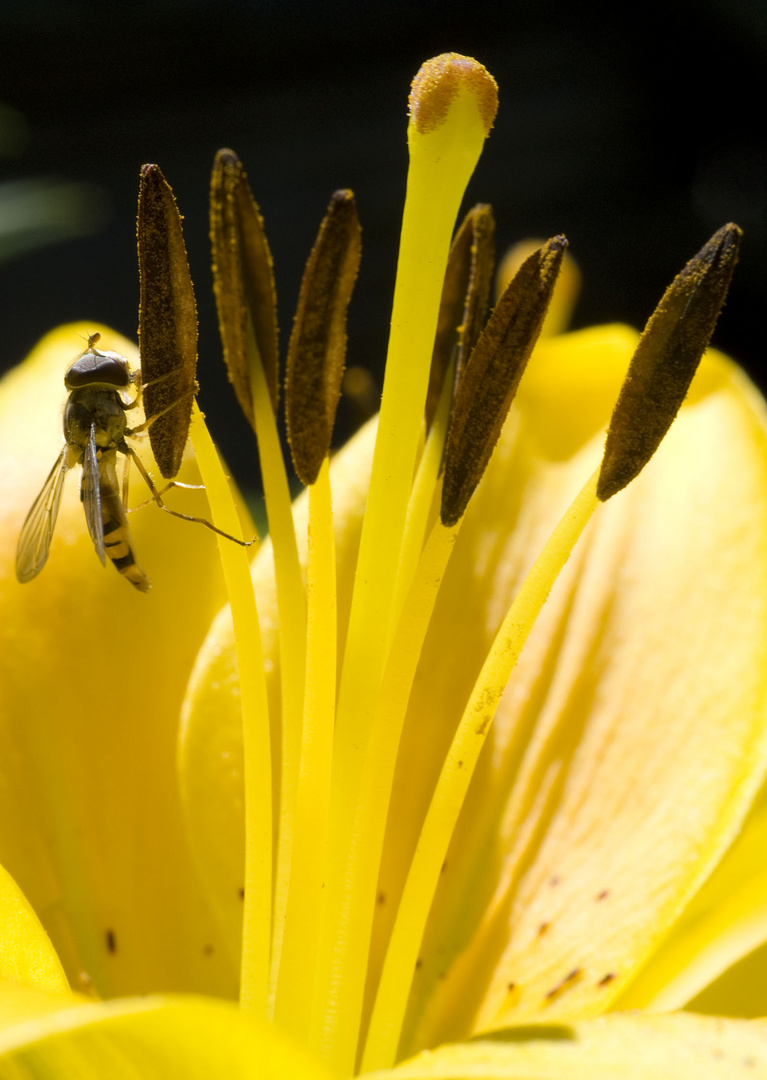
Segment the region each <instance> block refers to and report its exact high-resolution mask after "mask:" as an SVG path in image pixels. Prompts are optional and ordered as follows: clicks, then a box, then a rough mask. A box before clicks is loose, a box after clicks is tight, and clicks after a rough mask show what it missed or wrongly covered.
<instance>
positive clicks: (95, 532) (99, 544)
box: [80, 424, 106, 566]
mask: <svg viewBox="0 0 767 1080" xmlns="http://www.w3.org/2000/svg"><path fill="white" fill-rule="evenodd" d="M80 498H81V499H82V501H83V508H84V510H85V520H86V521H87V523H88V532H89V533H90V534H91V540H92V541H93V546H94V547H95V549H96V554H97V555H98V557H99V558H100V559H101V563H102V565H103V566H106V556H105V554H104V518H103V517H102V514H101V476H100V470H99V459H98V457H97V454H96V426H95V424H91V433H90V437H89V439H88V445H87V446H86V447H85V454H84V455H83V478H82V481H81V484H80Z"/></svg>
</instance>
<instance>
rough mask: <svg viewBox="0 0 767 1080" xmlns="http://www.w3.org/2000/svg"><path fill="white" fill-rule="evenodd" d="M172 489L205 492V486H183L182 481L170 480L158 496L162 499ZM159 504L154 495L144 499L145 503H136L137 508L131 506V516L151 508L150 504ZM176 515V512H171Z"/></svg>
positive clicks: (165, 507)
mask: <svg viewBox="0 0 767 1080" xmlns="http://www.w3.org/2000/svg"><path fill="white" fill-rule="evenodd" d="M171 488H186V489H187V491H204V490H205V485H204V484H183V483H182V482H181V481H180V480H169V481H168V483H167V484H166V485H165V487H162V488H160V490H159V491H158V492H157V495H159V496H160V497H162V496H163V495H164V494H165V492H166V491H170V489H171ZM153 502H157V498H156V497H155V496H154V495H150V497H149V498H148V499H144V501H143V502H140V503H136V505H135V506H131V507H130V509H129V510H128V513H129V514H132V513H133V511H134V510H143V508H144V507H145V506H149V504H150V503H153ZM167 509H168V507H167V506H163V510H167ZM170 513H174V511H172V510H171V511H170Z"/></svg>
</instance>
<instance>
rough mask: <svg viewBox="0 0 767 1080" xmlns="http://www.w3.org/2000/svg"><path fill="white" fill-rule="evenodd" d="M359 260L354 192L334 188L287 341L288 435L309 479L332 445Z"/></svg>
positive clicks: (300, 468) (298, 465)
mask: <svg viewBox="0 0 767 1080" xmlns="http://www.w3.org/2000/svg"><path fill="white" fill-rule="evenodd" d="M359 263H360V225H359V219H358V218H357V210H356V207H355V205H354V195H353V194H352V193H351V191H336V192H335V194H334V195H333V198H332V200H331V203H330V206H329V207H328V212H327V214H326V215H325V218H324V220H323V222H322V225H321V226H320V231H319V235H318V237H317V241H316V243H315V245H314V248H313V249H312V253H311V255H310V256H309V261H308V262H307V264H306V270H305V271H304V277H303V281H302V283H301V293H300V295H299V298H298V309H297V311H296V317H295V322H294V324H293V333H292V334H291V336H290V345H289V347H288V363H287V375H286V383H285V411H286V416H287V422H288V441H289V442H290V450H291V453H292V455H293V464H294V465H295V469H296V472H297V473H298V475H299V477H300V479H301V480H302V481H303V482H304V483H305V484H313V483H314V482H315V481H316V479H317V474H318V473H319V471H320V466H321V465H322V462H323V461H324V460H325V456H326V454H327V453H328V450H329V449H330V439H331V436H332V433H333V422H334V420H335V416H336V408H337V406H338V398H339V395H340V392H341V378H342V376H343V371H344V361H345V359H346V310H347V307H348V306H349V300H350V298H351V295H352V289H353V288H354V282H355V280H356V278H357V271H358V269H359Z"/></svg>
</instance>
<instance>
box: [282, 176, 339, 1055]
mask: <svg viewBox="0 0 767 1080" xmlns="http://www.w3.org/2000/svg"><path fill="white" fill-rule="evenodd" d="M359 260H360V227H359V221H358V219H357V211H356V208H355V205H354V196H353V195H352V193H351V192H350V191H337V192H336V193H335V194H334V195H333V198H332V200H331V203H330V207H329V209H328V212H327V214H326V216H325V219H324V220H323V222H322V225H321V226H320V232H319V235H318V237H317V242H316V243H315V245H314V248H313V250H312V253H311V255H310V256H309V261H308V262H307V265H306V271H305V273H304V279H303V283H302V286H301V294H300V297H299V301H298V311H297V312H296V318H295V323H294V326H293V333H292V335H291V339H290V347H289V350H288V364H287V384H286V392H285V400H286V412H287V418H288V435H289V438H290V445H291V450H292V453H293V461H294V464H295V466H296V472H297V473H298V474H299V476H300V477H301V479H302V480H303V481H304V482H305V483H308V484H309V532H308V553H309V557H308V566H307V590H306V591H307V599H308V610H307V636H306V693H305V698H304V717H303V729H302V732H301V754H300V766H299V770H298V777H297V789H296V806H295V818H294V835H293V848H292V855H291V864H290V878H289V883H288V895H287V900H286V906H285V933H284V936H283V949H282V954H281V957H280V968H279V975H278V981H277V995H276V1000H275V1013H274V1015H275V1020H276V1021H277V1022H278V1023H279V1024H280V1025H281V1026H282V1027H283V1028H285V1029H286V1030H287V1031H290V1032H291V1033H292V1034H293V1035H294V1036H295V1037H297V1038H299V1039H301V1040H302V1041H306V1040H307V1039H308V1035H309V1021H310V1016H311V1003H312V990H313V985H314V968H315V959H316V952H317V929H318V926H319V912H320V902H321V896H322V885H323V873H324V870H325V852H326V837H327V823H328V816H329V810H330V778H331V762H332V751H333V721H334V717H335V699H336V634H337V630H336V572H335V544H334V537H333V512H332V506H331V494H330V479H329V463H328V451H329V449H330V438H331V434H332V431H333V422H334V420H335V413H336V406H337V404H338V397H339V393H340V388H341V377H342V373H343V370H344V361H345V358H346V309H347V307H348V304H349V299H350V297H351V293H352V289H353V287H354V281H355V279H356V276H357V270H358V267H359Z"/></svg>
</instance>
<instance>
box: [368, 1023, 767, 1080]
mask: <svg viewBox="0 0 767 1080" xmlns="http://www.w3.org/2000/svg"><path fill="white" fill-rule="evenodd" d="M367 1075H368V1076H369V1077H370V1080H383V1078H384V1077H386V1078H387V1080H463V1078H464V1077H473V1078H475V1080H616V1078H617V1077H620V1080H735V1078H736V1077H740V1076H743V1077H749V1076H752V1077H757V1076H765V1075H767V1023H765V1022H764V1021H761V1022H759V1021H752V1022H748V1021H744V1020H740V1021H739V1020H722V1019H718V1018H713V1017H700V1016H692V1015H689V1014H685V1013H679V1014H677V1015H672V1016H653V1017H646V1016H635V1015H631V1014H619V1013H616V1014H613V1015H611V1016H605V1017H601V1018H600V1019H598V1020H592V1021H591V1022H584V1023H580V1024H574V1025H572V1026H570V1025H561V1026H560V1025H556V1024H552V1025H550V1026H541V1027H540V1028H535V1027H532V1026H531V1027H528V1028H516V1029H515V1028H511V1029H509V1030H508V1031H505V1032H503V1033H502V1037H500V1036H499V1039H498V1041H485V1040H481V1041H479V1040H478V1041H475V1042H470V1043H464V1044H462V1045H458V1046H443V1047H440V1049H438V1050H432V1051H427V1052H426V1053H424V1054H421V1055H419V1056H418V1057H417V1058H415V1059H413V1060H412V1061H406V1062H404V1063H403V1064H402V1065H400V1066H398V1067H397V1068H396V1069H393V1070H392V1071H391V1072H384V1073H368V1074H367Z"/></svg>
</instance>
